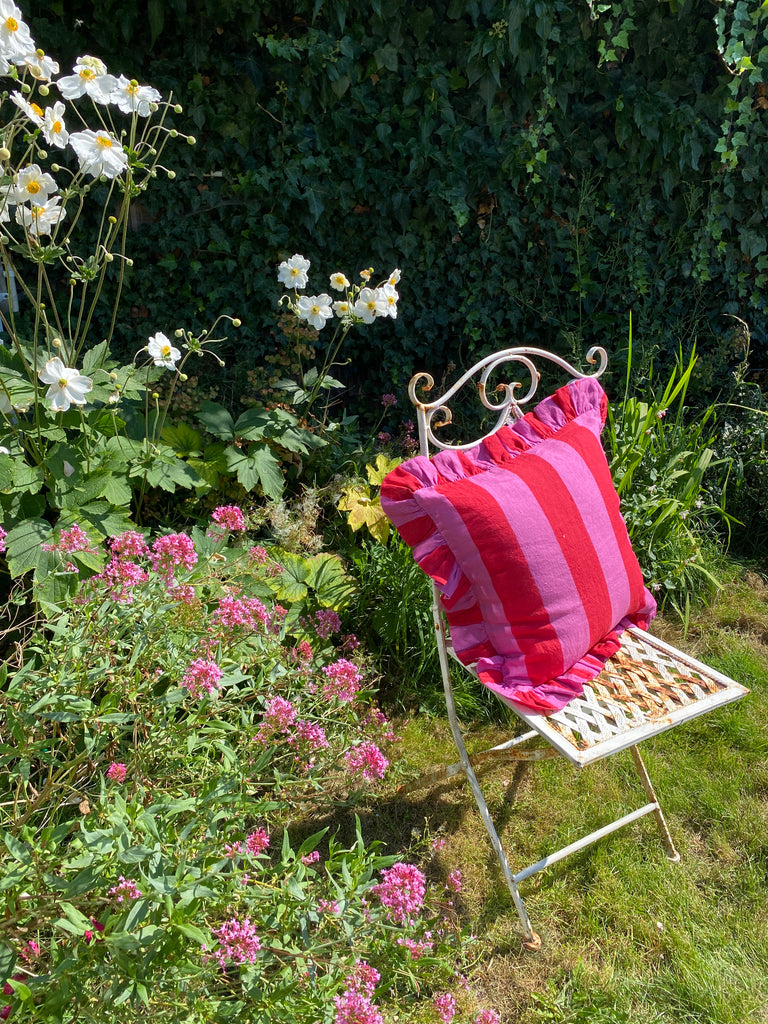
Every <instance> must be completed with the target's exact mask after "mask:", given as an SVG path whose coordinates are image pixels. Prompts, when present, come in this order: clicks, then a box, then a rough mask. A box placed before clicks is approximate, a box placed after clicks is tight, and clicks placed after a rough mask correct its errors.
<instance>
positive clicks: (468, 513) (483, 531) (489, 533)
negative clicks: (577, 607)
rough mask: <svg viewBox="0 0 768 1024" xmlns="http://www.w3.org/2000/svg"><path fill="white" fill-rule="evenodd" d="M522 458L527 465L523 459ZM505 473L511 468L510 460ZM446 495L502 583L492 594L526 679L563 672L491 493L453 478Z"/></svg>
mask: <svg viewBox="0 0 768 1024" xmlns="http://www.w3.org/2000/svg"><path fill="white" fill-rule="evenodd" d="M525 461H526V463H528V465H530V463H529V460H528V458H526V460H525ZM536 461H537V463H538V462H540V461H541V460H540V459H537V460H536ZM509 471H510V472H514V471H515V470H514V462H513V463H512V464H511V466H510V470H509ZM526 475H527V474H526ZM437 490H438V491H442V490H443V488H437ZM446 497H447V498H448V500H449V501H450V502H451V504H452V505H453V507H454V508H455V509H456V510H457V511H458V510H459V509H460V510H461V518H462V522H463V524H464V527H465V529H466V530H467V532H468V534H469V536H470V538H471V540H472V543H473V545H474V547H475V549H476V550H477V553H478V555H479V557H480V559H481V560H482V562H483V564H484V566H485V568H486V571H487V572H488V575H489V576H490V577H491V579H494V580H502V581H505V582H506V585H505V586H503V588H502V589H501V592H499V591H498V590H496V594H497V596H498V599H499V602H500V604H501V606H502V609H503V613H504V619H505V620H506V622H507V623H509V627H510V630H511V632H512V634H513V636H514V637H515V640H516V642H517V644H518V646H519V648H520V650H521V653H522V654H523V656H524V657H525V660H526V669H527V673H528V677H529V678H530V679H532V680H534V681H537V682H543V681H545V680H546V679H550V678H552V676H555V675H558V674H559V673H560V672H561V671H562V670H563V654H562V648H561V646H560V642H559V640H558V637H557V632H556V630H555V629H554V627H553V625H552V622H551V621H550V618H549V614H548V612H547V609H546V607H545V606H544V603H543V602H542V600H541V594H540V593H539V590H538V587H537V586H536V583H535V582H534V579H533V576H532V575H531V571H530V569H529V568H528V563H527V562H526V560H525V557H524V555H523V553H522V551H521V550H520V545H519V543H518V541H517V537H516V536H515V533H514V530H513V528H512V527H511V525H510V524H509V522H508V520H507V517H506V515H505V514H504V511H503V509H502V508H501V506H500V505H499V503H498V502H497V501H496V500H495V498H494V497H493V495H492V494H489V493H488V491H486V490H484V489H483V488H481V487H479V486H478V485H477V484H473V483H472V481H471V480H456V481H454V483H453V484H451V486H450V488H449V489H448V490H447V493H446Z"/></svg>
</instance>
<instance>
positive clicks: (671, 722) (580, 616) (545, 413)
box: [381, 348, 748, 949]
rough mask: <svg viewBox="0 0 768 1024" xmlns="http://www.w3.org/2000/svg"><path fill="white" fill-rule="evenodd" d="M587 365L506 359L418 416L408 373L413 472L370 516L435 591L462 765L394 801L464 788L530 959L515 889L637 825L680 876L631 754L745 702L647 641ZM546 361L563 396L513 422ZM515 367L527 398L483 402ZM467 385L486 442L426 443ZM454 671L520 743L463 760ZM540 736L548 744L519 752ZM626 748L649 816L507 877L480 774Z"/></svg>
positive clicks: (640, 812) (725, 683)
mask: <svg viewBox="0 0 768 1024" xmlns="http://www.w3.org/2000/svg"><path fill="white" fill-rule="evenodd" d="M587 359H588V361H589V363H590V364H591V365H592V366H596V369H595V370H594V372H593V373H591V374H582V373H580V372H579V371H577V370H576V369H574V367H572V366H571V365H570V364H568V363H567V362H566V361H565V360H563V359H561V358H559V357H558V356H555V355H553V354H551V353H548V352H546V351H544V350H541V349H535V348H509V349H505V350H503V351H499V352H496V353H494V354H492V355H489V356H487V357H486V358H485V359H482V360H481V361H480V362H479V363H477V364H476V365H475V366H473V367H472V369H471V370H469V371H467V372H466V373H465V374H464V375H463V376H462V377H461V378H460V379H459V380H458V381H457V382H456V383H455V384H454V385H453V386H452V387H451V388H449V389H448V390H447V391H446V392H445V394H443V395H442V396H441V397H439V398H437V399H435V400H434V401H430V402H426V401H424V399H423V397H422V395H421V394H420V393H421V392H429V391H430V390H431V389H432V387H433V385H434V381H433V379H432V377H431V376H430V375H429V374H427V373H420V374H417V375H416V376H414V377H413V378H412V380H411V382H410V385H409V395H410V398H411V401H412V402H413V404H414V406H415V409H416V416H417V420H418V432H419V441H420V451H421V456H419V457H417V458H414V459H411V460H409V461H408V462H405V463H403V464H402V465H401V466H399V467H398V468H397V469H396V470H394V471H393V472H392V473H391V474H389V475H388V476H387V478H386V479H385V481H384V483H383V485H382V491H381V500H382V506H383V507H384V509H385V511H386V512H387V514H388V515H389V516H390V518H391V519H392V521H393V522H394V523H395V525H396V526H397V528H398V530H399V532H400V534H401V536H402V537H403V538H404V539H405V540H406V541H407V542H408V543H409V544H410V545H411V546H412V548H413V551H414V557H415V558H416V560H417V561H418V562H419V564H420V565H421V567H422V568H423V569H425V571H426V572H427V573H428V574H429V575H430V576H431V577H432V580H433V582H432V595H433V613H434V625H435V634H436V638H437V646H438V652H439V658H440V667H441V670H442V678H443V685H444V688H445V700H446V705H447V711H448V719H449V722H450V727H451V731H452V734H453V739H454V741H455V744H456V748H457V750H458V757H459V760H458V761H457V762H456V763H454V764H450V765H447V766H445V767H443V768H440V769H437V770H436V771H433V772H430V773H429V774H427V775H425V776H423V777H422V778H420V779H418V780H417V781H416V782H414V783H411V784H410V785H408V786H406V787H402V788H403V789H404V790H406V791H413V790H415V789H418V788H421V787H423V786H426V785H430V784H433V783H435V782H438V781H440V780H443V779H448V778H452V777H461V776H462V775H463V776H464V777H465V778H466V779H467V781H468V782H469V785H470V787H471V789H472V793H473V795H474V798H475V801H476V803H477V807H478V810H479V812H480V815H481V817H482V820H483V823H484V825H485V828H486V830H487V832H488V836H489V838H490V841H491V845H492V847H493V850H494V853H495V855H496V857H497V859H498V862H499V865H500V868H501V871H502V873H503V876H504V879H505V881H506V884H507V886H508V887H509V891H510V893H511V896H512V900H513V902H514V905H515V908H516V910H517V913H518V916H519V918H520V923H521V925H522V930H523V936H524V944H525V946H526V947H527V948H529V949H538V948H539V945H540V939H539V937H538V935H537V934H536V933H535V932H534V931H533V929H532V927H531V923H530V920H529V918H528V914H527V912H526V909H525V906H524V904H523V900H522V898H521V896H520V892H519V889H518V887H519V885H520V883H521V882H522V881H523V880H524V879H526V878H528V877H529V876H531V875H533V874H535V873H536V872H538V871H541V870H543V869H544V868H546V867H548V866H549V865H552V864H555V863H556V862H557V861H559V860H561V859H563V858H564V857H566V856H568V855H569V854H571V853H574V852H575V851H577V850H581V849H583V848H585V847H587V846H589V845H590V844H592V843H594V842H596V841H597V840H599V839H601V838H602V837H604V836H607V835H608V834H610V833H611V832H614V831H615V830H617V829H619V828H621V827H623V826H624V825H627V824H629V823H630V822H633V821H636V820H637V819H639V818H641V817H643V816H644V815H647V814H653V816H654V818H655V819H656V824H657V826H658V829H659V832H660V834H661V839H662V842H663V844H664V848H665V850H666V854H667V856H668V858H669V859H670V860H671V861H678V860H679V859H680V856H679V854H678V852H677V850H676V849H675V846H674V843H673V841H672V837H671V836H670V833H669V830H668V828H667V824H666V821H665V819H664V815H663V813H662V809H661V806H660V803H659V800H658V798H657V796H656V793H655V792H654V789H653V786H652V784H651V780H650V778H649V776H648V772H647V770H646V767H645V765H644V763H643V760H642V758H641V756H640V752H639V750H638V746H637V745H638V743H639V742H640V741H641V740H645V739H648V738H649V737H651V736H656V735H657V734H659V733H662V732H664V731H665V730H667V729H671V728H673V727H674V726H677V725H681V724H682V723H684V722H687V721H690V720H691V719H693V718H695V717H697V716H698V715H701V714H703V713H704V712H706V711H711V710H713V709H714V708H717V707H720V706H721V705H723V704H727V703H728V702H730V701H734V700H737V699H738V698H740V697H743V696H744V695H745V694H746V693H747V692H748V690H747V689H746V688H745V687H744V686H742V685H740V684H739V683H737V682H735V681H734V680H732V679H729V678H727V677H726V676H724V675H722V674H721V673H719V672H716V671H714V670H713V669H711V668H709V667H707V666H706V665H704V664H702V663H701V662H698V661H696V660H695V659H693V658H690V657H688V656H687V655H685V654H683V653H682V652H680V651H678V650H676V649H675V648H673V647H671V646H669V644H666V643H663V642H662V641H661V640H659V639H657V638H656V637H654V636H651V635H650V634H649V633H648V632H647V626H648V622H649V620H650V618H652V616H653V613H654V611H655V602H654V600H653V597H652V596H651V594H650V593H649V592H648V591H647V590H646V589H645V587H644V586H643V582H642V577H641V575H640V569H639V566H638V564H637V561H636V559H635V557H634V553H633V552H632V550H631V547H630V544H629V538H628V536H627V533H626V528H625V526H624V522H623V519H621V516H620V513H619V502H618V496H617V495H616V492H615V489H614V488H613V484H612V482H611V480H610V472H609V469H608V464H607V461H606V459H605V455H604V453H603V450H602V446H601V443H600V437H599V435H600V430H601V428H602V424H603V422H604V420H605V416H606V411H607V401H606V398H605V394H604V392H603V390H602V388H601V386H600V384H599V383H598V380H597V378H598V377H600V375H601V374H602V373H603V371H604V370H605V368H606V365H607V355H606V353H605V351H604V350H603V349H601V348H593V349H591V350H590V352H589V353H588V355H587ZM544 361H549V362H550V363H552V364H555V365H556V366H558V367H560V368H562V369H563V370H565V371H566V373H567V374H568V375H570V378H571V379H570V380H569V382H568V383H567V384H566V386H565V387H562V388H560V389H559V390H558V391H556V392H555V393H554V394H553V395H551V396H550V397H548V398H546V399H545V400H544V401H543V402H540V403H539V404H538V405H537V406H536V407H535V408H534V409H533V410H532V411H531V412H529V413H528V414H527V415H524V411H523V410H524V407H525V406H526V405H528V404H529V403H530V402H531V399H533V398H534V396H535V394H536V391H537V388H538V385H539V381H540V374H539V372H538V370H537V364H538V365H542V366H543V365H546V363H545V362H544ZM510 364H511V365H510ZM520 367H522V368H523V370H524V371H525V374H526V377H530V386H528V388H527V391H525V393H524V394H523V393H522V392H523V391H524V390H525V389H524V388H523V387H522V386H521V385H520V384H519V383H502V384H498V385H497V386H496V387H495V389H494V391H495V400H492V398H491V396H490V392H491V389H492V383H489V379H491V378H492V379H493V380H495V379H497V378H498V377H499V376H500V375H501V373H502V372H504V373H506V372H508V371H511V370H513V369H514V370H515V371H518V370H519V369H520ZM505 379H508V377H505ZM471 381H475V382H476V387H477V392H478V394H479V398H480V401H481V402H482V405H483V406H484V407H485V409H487V410H489V411H490V412H491V413H492V414H493V415H494V416H495V419H496V423H495V426H494V427H493V429H492V430H491V431H490V432H488V433H485V434H484V435H483V437H482V438H480V440H475V441H472V442H470V443H450V442H448V441H443V440H440V439H438V437H437V435H436V432H435V431H436V430H437V428H438V427H445V426H446V425H447V424H449V423H451V422H452V413H451V406H450V404H449V403H450V402H451V400H452V399H454V397H455V396H456V395H458V393H459V392H460V391H461V390H462V388H464V386H465V385H467V384H468V383H469V382H471ZM485 415H486V416H487V413H486V414H485ZM433 452H434V453H435V454H434V455H432V453H433ZM430 455H432V457H431V458H430ZM452 661H455V662H460V663H461V664H463V665H464V666H465V667H466V668H467V669H468V670H469V671H470V672H472V673H473V674H474V675H475V676H477V677H478V678H479V679H480V680H481V681H482V682H484V683H485V684H486V685H487V686H488V687H489V688H490V689H491V690H493V691H494V692H495V694H496V696H498V697H499V698H500V699H501V700H502V701H503V702H504V703H505V704H507V705H508V706H509V707H511V708H512V709H513V710H514V711H515V712H516V714H517V716H518V717H519V718H520V719H522V722H523V723H524V725H525V726H526V727H527V729H526V731H524V732H523V733H522V734H521V735H516V736H514V737H513V738H511V739H509V740H508V741H507V742H504V743H500V744H499V745H498V746H495V747H493V748H491V749H490V750H486V751H482V752H480V753H476V754H473V755H472V756H470V755H469V754H468V753H467V750H466V747H465V744H464V740H463V738H462V732H461V728H460V725H459V722H458V718H457V715H456V706H455V701H454V694H453V688H452V685H451V674H450V665H451V662H452ZM538 737H540V738H542V739H543V740H545V741H546V744H545V745H542V744H541V743H540V742H538V743H537V744H536V745H534V746H533V747H531V745H530V744H529V743H527V741H529V740H532V739H536V738H538ZM523 744H526V745H525V746H522V745H523ZM626 749H629V751H630V753H631V756H632V760H633V762H634V765H635V768H636V769H637V773H638V775H639V777H640V782H641V784H642V789H643V790H644V793H645V800H646V802H645V803H644V804H643V805H642V806H640V807H638V808H637V810H634V811H632V812H631V813H628V814H624V815H622V816H620V817H617V818H616V819H615V820H613V821H611V822H610V823H609V824H607V825H604V826H603V827H601V828H598V829H597V830H595V831H593V832H591V833H589V834H588V835H586V836H584V838H582V839H579V840H577V841H576V842H572V843H569V844H568V845H567V846H565V847H563V848H562V849H560V850H557V851H555V852H553V853H551V854H549V856H546V857H544V858H542V859H541V860H539V861H537V862H536V863H535V864H531V865H529V866H528V867H524V868H522V869H521V870H518V871H512V869H511V868H510V866H509V863H508V860H507V857H506V855H505V853H504V850H503V848H502V845H501V842H500V840H499V836H498V834H497V831H496V828H495V826H494V824H493V821H492V819H491V815H490V813H489V810H488V805H487V804H486V801H485V798H484V796H483V792H482V789H481V787H480V784H479V782H478V779H477V775H476V772H475V768H476V767H477V766H478V765H480V764H482V763H484V762H488V761H494V760H498V759H506V758H509V759H517V760H522V761H536V760H540V759H542V758H544V757H549V756H554V757H556V756H558V755H560V756H563V757H565V758H567V759H568V760H569V761H570V762H571V763H572V764H574V765H575V766H577V767H578V768H583V767H584V766H586V765H589V764H591V763H593V762H594V761H597V760H599V759H601V758H604V757H607V756H608V755H610V754H616V753H618V752H619V751H623V750H626Z"/></svg>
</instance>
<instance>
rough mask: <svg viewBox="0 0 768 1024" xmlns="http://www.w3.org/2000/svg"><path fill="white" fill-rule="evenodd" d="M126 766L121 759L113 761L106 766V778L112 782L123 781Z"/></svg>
mask: <svg viewBox="0 0 768 1024" xmlns="http://www.w3.org/2000/svg"><path fill="white" fill-rule="evenodd" d="M127 770H128V769H127V768H126V766H125V765H124V764H123V763H122V762H121V761H113V762H112V764H111V765H110V766H109V768H107V778H108V779H110V780H111V781H112V782H125V775H126V772H127Z"/></svg>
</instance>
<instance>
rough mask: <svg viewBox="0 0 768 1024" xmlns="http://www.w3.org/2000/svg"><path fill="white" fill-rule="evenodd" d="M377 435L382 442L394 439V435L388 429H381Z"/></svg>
mask: <svg viewBox="0 0 768 1024" xmlns="http://www.w3.org/2000/svg"><path fill="white" fill-rule="evenodd" d="M376 437H378V439H379V440H380V441H381V443H382V444H386V443H387V442H388V441H391V440H392V435H391V434H390V433H389V431H387V430H380V431H379V432H378V434H377V435H376Z"/></svg>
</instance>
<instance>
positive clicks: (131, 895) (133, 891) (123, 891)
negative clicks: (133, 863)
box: [109, 875, 141, 903]
mask: <svg viewBox="0 0 768 1024" xmlns="http://www.w3.org/2000/svg"><path fill="white" fill-rule="evenodd" d="M109 895H110V896H116V897H117V902H118V903H122V902H123V901H124V900H137V899H139V897H140V896H141V889H139V887H138V885H136V883H135V882H134V881H133V880H132V879H130V878H123V876H122V875H120V877H119V878H118V880H117V885H113V886H112V888H111V889H110V890H109Z"/></svg>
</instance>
